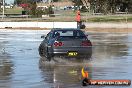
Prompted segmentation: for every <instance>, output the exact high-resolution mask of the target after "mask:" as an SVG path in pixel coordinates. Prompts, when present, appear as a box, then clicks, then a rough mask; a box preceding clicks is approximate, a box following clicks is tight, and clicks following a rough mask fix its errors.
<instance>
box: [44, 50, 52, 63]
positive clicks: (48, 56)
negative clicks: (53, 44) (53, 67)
mask: <svg viewBox="0 0 132 88" xmlns="http://www.w3.org/2000/svg"><path fill="white" fill-rule="evenodd" d="M45 57H46V59H47V60H48V61H51V55H50V54H49V52H48V48H47V52H46V54H45Z"/></svg>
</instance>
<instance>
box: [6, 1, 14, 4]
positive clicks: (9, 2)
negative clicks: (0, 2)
mask: <svg viewBox="0 0 132 88" xmlns="http://www.w3.org/2000/svg"><path fill="white" fill-rule="evenodd" d="M5 2H6V3H8V4H11V3H14V0H5Z"/></svg>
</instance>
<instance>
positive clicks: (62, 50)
mask: <svg viewBox="0 0 132 88" xmlns="http://www.w3.org/2000/svg"><path fill="white" fill-rule="evenodd" d="M68 52H77V56H82V55H89V54H90V55H91V54H92V47H58V48H53V49H52V51H51V52H49V53H50V54H51V55H52V56H55V55H62V56H63V55H64V56H68Z"/></svg>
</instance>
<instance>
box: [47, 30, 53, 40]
mask: <svg viewBox="0 0 132 88" xmlns="http://www.w3.org/2000/svg"><path fill="white" fill-rule="evenodd" d="M51 35H52V33H51V32H49V33H48V34H47V36H46V40H49V39H50V38H51Z"/></svg>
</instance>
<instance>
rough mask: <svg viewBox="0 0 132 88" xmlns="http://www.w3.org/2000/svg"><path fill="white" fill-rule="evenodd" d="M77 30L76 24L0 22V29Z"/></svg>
mask: <svg viewBox="0 0 132 88" xmlns="http://www.w3.org/2000/svg"><path fill="white" fill-rule="evenodd" d="M20 27H35V28H36V27H39V28H77V22H0V28H20Z"/></svg>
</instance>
